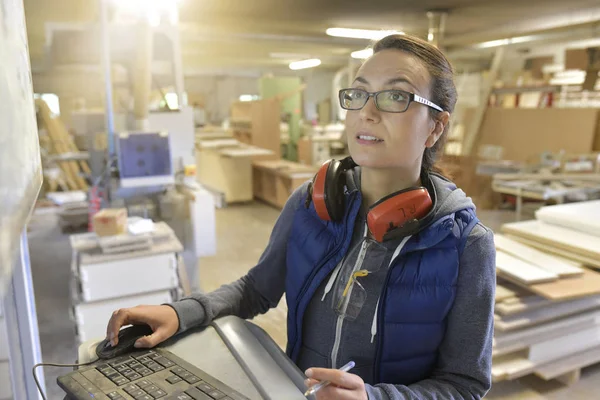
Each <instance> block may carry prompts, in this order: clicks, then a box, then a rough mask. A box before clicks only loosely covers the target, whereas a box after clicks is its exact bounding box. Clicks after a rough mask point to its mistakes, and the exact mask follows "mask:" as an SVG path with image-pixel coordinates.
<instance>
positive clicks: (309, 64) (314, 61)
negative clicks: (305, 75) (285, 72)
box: [290, 58, 321, 70]
mask: <svg viewBox="0 0 600 400" xmlns="http://www.w3.org/2000/svg"><path fill="white" fill-rule="evenodd" d="M318 65H321V60H319V59H318V58H310V59H308V60H302V61H294V62H291V63H290V69H294V70H296V69H305V68H313V67H316V66H318Z"/></svg>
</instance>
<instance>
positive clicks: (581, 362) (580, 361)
mask: <svg viewBox="0 0 600 400" xmlns="http://www.w3.org/2000/svg"><path fill="white" fill-rule="evenodd" d="M598 362H600V346H596V347H593V348H590V349H587V350H586V351H582V352H579V353H576V354H572V355H570V356H568V357H564V358H561V359H560V360H558V361H556V362H553V363H548V364H545V365H543V366H540V367H536V368H535V371H534V373H535V374H536V375H537V376H539V377H540V378H543V379H546V380H548V379H554V378H556V377H558V376H560V375H563V374H566V373H568V372H569V371H572V370H575V369H580V368H585V367H587V366H589V365H592V364H596V363H598Z"/></svg>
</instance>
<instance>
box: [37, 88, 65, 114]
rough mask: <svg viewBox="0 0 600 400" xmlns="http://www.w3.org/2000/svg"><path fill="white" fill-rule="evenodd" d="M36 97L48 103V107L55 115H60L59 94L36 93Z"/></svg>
mask: <svg viewBox="0 0 600 400" xmlns="http://www.w3.org/2000/svg"><path fill="white" fill-rule="evenodd" d="M33 98H34V99H42V100H44V101H45V102H46V104H48V108H50V111H51V112H52V114H54V115H60V103H59V101H58V96H57V95H55V94H54V93H42V94H39V93H34V94H33Z"/></svg>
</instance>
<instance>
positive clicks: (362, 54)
mask: <svg viewBox="0 0 600 400" xmlns="http://www.w3.org/2000/svg"><path fill="white" fill-rule="evenodd" d="M372 55H373V49H363V50H358V51H353V52H352V53H350V56H351V57H352V58H358V59H359V60H364V59H365V58H369V57H371V56H372Z"/></svg>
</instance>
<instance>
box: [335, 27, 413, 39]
mask: <svg viewBox="0 0 600 400" xmlns="http://www.w3.org/2000/svg"><path fill="white" fill-rule="evenodd" d="M325 33H327V34H328V35H329V36H337V37H344V38H352V39H367V40H379V39H383V38H384V37H386V36H389V35H404V32H400V31H382V30H370V29H351V28H329V29H327V30H326V31H325Z"/></svg>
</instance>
